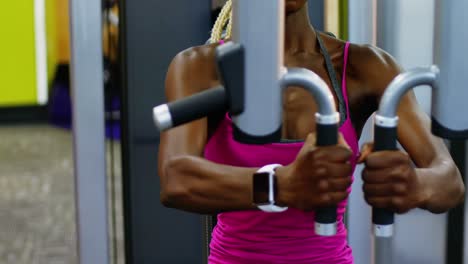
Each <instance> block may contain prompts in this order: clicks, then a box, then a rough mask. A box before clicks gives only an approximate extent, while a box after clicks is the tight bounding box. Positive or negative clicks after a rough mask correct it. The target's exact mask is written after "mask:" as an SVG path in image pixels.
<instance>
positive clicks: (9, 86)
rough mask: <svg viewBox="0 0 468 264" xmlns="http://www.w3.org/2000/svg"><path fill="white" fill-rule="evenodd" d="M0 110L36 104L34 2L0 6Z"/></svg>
mask: <svg viewBox="0 0 468 264" xmlns="http://www.w3.org/2000/svg"><path fill="white" fill-rule="evenodd" d="M0 39H1V41H0V106H9V105H18V104H21V105H31V104H36V71H35V68H36V65H35V62H36V58H35V42H34V41H35V39H34V2H33V1H30V0H14V1H2V2H1V4H0Z"/></svg>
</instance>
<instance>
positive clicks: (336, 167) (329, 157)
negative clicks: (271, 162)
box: [276, 134, 352, 211]
mask: <svg viewBox="0 0 468 264" xmlns="http://www.w3.org/2000/svg"><path fill="white" fill-rule="evenodd" d="M351 156H352V151H351V149H350V148H349V146H348V145H347V144H346V141H345V140H344V138H343V136H342V135H341V134H340V135H339V143H338V144H337V145H335V146H327V147H318V146H316V135H315V134H309V136H308V137H307V139H306V141H305V143H304V146H303V147H302V149H301V151H300V152H299V154H298V156H297V157H296V160H295V161H294V162H293V163H291V164H290V165H288V166H284V167H280V168H278V169H277V170H276V175H277V177H278V179H277V180H278V204H280V205H283V206H289V207H293V208H296V209H300V210H303V211H314V210H316V209H317V208H323V207H328V206H334V205H337V204H338V203H340V202H341V201H343V200H345V199H346V198H347V196H348V188H349V187H350V186H351V183H352V179H351V173H352V165H351V163H350V158H351Z"/></svg>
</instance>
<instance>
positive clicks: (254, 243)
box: [159, 0, 464, 264]
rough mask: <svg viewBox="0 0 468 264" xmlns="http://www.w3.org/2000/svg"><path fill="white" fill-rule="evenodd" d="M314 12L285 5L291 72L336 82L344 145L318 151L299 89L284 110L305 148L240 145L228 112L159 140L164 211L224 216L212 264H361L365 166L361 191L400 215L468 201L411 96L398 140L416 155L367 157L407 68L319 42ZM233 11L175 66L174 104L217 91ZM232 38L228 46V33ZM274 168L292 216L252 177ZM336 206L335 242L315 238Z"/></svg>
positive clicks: (296, 2)
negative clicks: (219, 59)
mask: <svg viewBox="0 0 468 264" xmlns="http://www.w3.org/2000/svg"><path fill="white" fill-rule="evenodd" d="M306 2H307V1H306V0H287V1H286V10H287V17H286V22H285V23H286V25H285V29H286V32H285V64H286V66H288V67H304V68H307V69H310V70H312V71H314V72H315V73H317V74H318V75H320V76H321V77H322V78H323V79H324V80H325V81H326V82H327V83H328V85H329V87H330V89H331V90H332V92H333V93H334V96H335V100H336V103H337V105H338V106H339V109H337V110H340V112H341V113H343V116H344V118H343V122H342V124H341V127H340V132H341V140H340V143H339V144H338V145H336V146H332V147H316V146H315V134H314V129H315V123H314V113H315V112H316V110H317V105H316V103H315V102H314V99H313V98H312V96H310V95H309V94H308V93H307V92H305V91H304V90H302V89H299V88H294V87H293V88H291V89H288V90H287V93H286V95H285V99H284V102H283V110H284V111H283V113H284V117H283V124H284V127H283V130H282V136H283V138H284V139H288V140H296V142H290V143H285V142H279V143H274V144H268V145H262V146H253V145H244V144H240V143H238V142H235V141H234V140H233V139H232V129H231V120H230V118H229V116H228V115H225V114H221V115H219V116H210V117H209V118H205V119H202V120H198V121H195V122H192V123H190V124H187V125H185V126H182V127H178V128H175V129H173V130H171V131H169V132H167V133H164V134H163V135H162V137H161V145H160V151H159V165H160V167H159V174H160V181H161V186H162V192H161V200H162V202H163V204H164V205H165V206H168V207H172V208H177V209H181V210H186V211H190V212H195V213H200V214H216V213H219V215H218V224H217V226H216V228H215V229H214V231H213V238H212V242H211V245H210V248H211V255H210V257H209V262H210V263H213V264H215V263H222V264H228V263H229V264H241V263H242V264H243V263H304V264H305V263H307V264H310V263H320V264H350V263H353V258H352V252H351V249H350V248H349V247H348V245H347V242H346V229H345V227H344V225H343V223H342V219H343V214H344V210H345V206H346V198H347V196H348V193H349V190H350V186H351V183H352V172H353V170H354V167H355V164H356V163H357V162H361V163H364V164H365V166H366V168H365V170H364V172H363V175H362V177H363V180H364V186H363V189H364V194H365V199H366V201H367V203H368V204H369V205H371V206H375V207H378V208H385V209H388V210H392V211H394V212H396V213H405V212H407V211H409V210H411V209H414V208H423V209H426V210H428V211H430V212H432V213H442V212H445V211H447V210H448V209H450V208H452V207H454V206H456V205H457V204H458V203H459V202H460V200H461V199H462V197H463V194H464V186H463V183H462V180H461V177H460V173H459V171H458V169H457V168H456V166H455V164H454V162H453V160H452V159H451V157H450V155H449V153H448V151H447V149H446V147H445V145H444V143H443V142H442V140H440V139H438V138H436V137H434V136H433V135H432V134H431V132H430V123H429V119H428V117H427V116H426V115H425V114H424V113H423V112H422V111H421V110H420V108H419V107H418V104H417V102H416V99H415V96H414V94H412V93H409V94H408V95H406V96H405V97H404V99H403V101H402V103H401V105H400V108H399V112H398V115H399V117H400V123H399V130H398V139H399V141H400V143H401V144H402V146H403V147H404V148H405V150H406V151H407V153H408V154H406V153H403V152H401V151H386V152H380V153H372V145H370V144H368V145H366V146H365V147H364V148H363V149H362V150H361V153H360V154H359V150H358V137H359V136H360V135H361V132H362V129H363V126H364V123H365V122H366V120H367V119H368V118H369V117H370V115H371V114H372V113H373V112H374V111H376V110H377V106H378V103H379V100H380V98H381V96H382V94H383V92H384V90H385V88H386V87H387V85H388V84H389V83H390V82H391V80H392V79H393V78H394V77H395V76H396V75H398V74H399V73H400V72H401V69H400V67H399V66H398V65H397V64H396V63H395V61H394V60H393V59H392V58H391V57H390V56H389V55H388V54H386V53H385V52H383V51H381V50H379V49H377V48H375V47H372V46H359V45H353V44H349V43H346V42H343V41H341V40H338V39H335V38H333V37H330V36H327V35H325V34H321V33H319V32H316V31H315V30H314V28H313V27H312V26H311V25H310V24H309V17H308V13H307V6H306ZM229 5H230V3H229V2H228V4H227V6H226V7H225V8H224V9H223V11H222V12H221V15H220V18H219V23H217V25H216V26H215V28H214V30H213V36H212V42H213V43H212V44H210V45H205V46H201V47H195V48H191V49H189V50H186V51H184V52H182V53H180V54H179V55H177V56H176V57H175V59H174V60H173V62H172V63H171V65H170V67H169V71H168V74H167V80H166V93H167V97H168V99H169V100H170V101H173V100H177V99H180V98H183V97H186V96H189V95H191V94H194V93H198V92H201V91H202V90H204V89H207V88H209V87H214V86H216V85H218V84H219V78H218V75H217V72H216V65H215V59H214V51H215V48H216V46H218V45H219V43H220V42H221V41H220V39H219V38H220V35H221V29H222V28H223V27H224V26H225V25H226V24H227V23H229V22H228V21H229V17H230V6H229ZM227 33H228V36H227V37H229V34H230V26H228V30H227ZM327 65H328V66H329V67H327ZM327 69H329V70H327ZM297 140H303V141H297ZM412 162H414V164H416V166H417V168H414V167H413V166H412ZM275 163H279V164H282V165H283V166H280V167H278V168H276V170H275V177H276V179H277V184H278V197H277V204H278V205H279V206H287V207H289V209H288V210H287V211H285V212H282V213H276V214H271V213H265V212H262V211H261V210H258V208H257V207H256V206H255V205H254V203H253V192H254V191H253V183H252V181H253V180H252V179H253V174H255V173H256V172H257V171H258V170H259V169H260V168H261V167H263V166H265V165H268V164H275ZM336 204H339V205H338V220H339V225H338V233H337V235H336V236H333V237H320V236H317V235H316V234H314V228H313V222H314V221H313V217H314V210H315V209H316V208H321V207H325V206H329V205H336Z"/></svg>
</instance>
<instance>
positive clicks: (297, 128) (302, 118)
mask: <svg viewBox="0 0 468 264" xmlns="http://www.w3.org/2000/svg"><path fill="white" fill-rule="evenodd" d="M285 64H286V66H287V67H302V68H306V69H309V70H311V71H313V72H315V73H316V74H317V75H319V76H320V77H321V78H322V79H323V80H324V81H325V82H326V83H327V84H328V87H329V88H330V91H331V92H332V94H333V97H334V99H335V105H336V106H337V111H338V106H339V101H338V97H337V92H336V91H335V90H334V89H333V86H332V82H331V79H330V77H329V72H328V71H327V70H326V66H325V60H324V58H323V56H322V55H320V54H318V55H301V54H299V55H294V56H286V57H285ZM332 64H333V67H334V69H335V73H336V75H337V80H338V83H339V86H340V89H339V92H340V93H341V79H342V77H341V76H342V70H343V67H342V60H340V59H334V60H332ZM282 109H283V127H282V137H283V138H285V139H293V140H298V139H304V138H306V137H307V135H308V134H309V133H311V132H314V131H315V113H316V112H317V110H318V106H317V103H316V101H315V99H314V97H313V96H312V95H311V94H310V93H308V92H307V91H306V90H304V89H302V88H300V87H289V88H288V89H287V90H286V91H285V93H284V96H283V102H282Z"/></svg>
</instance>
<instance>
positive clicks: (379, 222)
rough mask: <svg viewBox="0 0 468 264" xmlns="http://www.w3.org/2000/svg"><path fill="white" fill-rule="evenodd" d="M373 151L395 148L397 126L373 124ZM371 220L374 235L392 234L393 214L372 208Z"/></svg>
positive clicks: (386, 235)
mask: <svg viewBox="0 0 468 264" xmlns="http://www.w3.org/2000/svg"><path fill="white" fill-rule="evenodd" d="M374 129H375V132H374V137H375V140H374V142H375V143H374V151H375V152H378V151H387V150H390V151H391V150H397V126H396V124H395V126H382V125H380V124H379V122H376V124H375V127H374ZM372 222H373V224H374V234H375V236H376V237H391V236H393V224H394V222H395V216H394V213H393V212H390V211H388V210H385V209H381V208H375V207H373V208H372Z"/></svg>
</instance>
